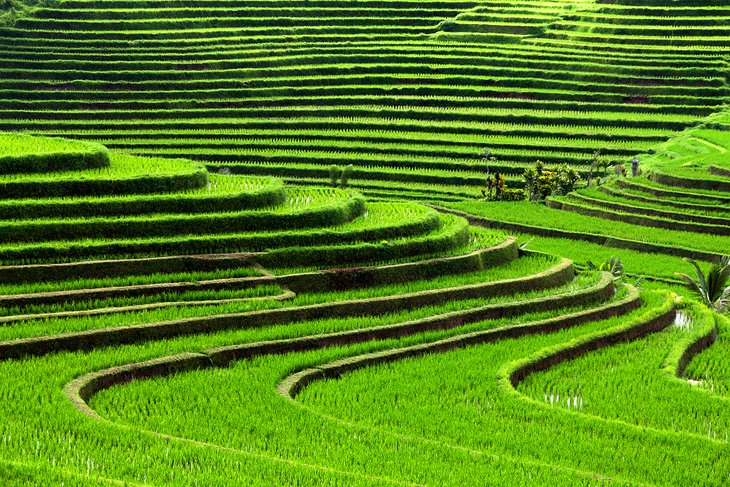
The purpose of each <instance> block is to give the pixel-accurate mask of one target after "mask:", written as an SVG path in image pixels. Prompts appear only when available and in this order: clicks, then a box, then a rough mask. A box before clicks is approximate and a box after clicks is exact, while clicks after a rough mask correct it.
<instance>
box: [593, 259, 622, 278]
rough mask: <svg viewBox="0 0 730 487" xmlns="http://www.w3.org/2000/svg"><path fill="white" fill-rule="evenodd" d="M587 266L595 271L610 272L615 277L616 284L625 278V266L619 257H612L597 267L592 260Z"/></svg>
mask: <svg viewBox="0 0 730 487" xmlns="http://www.w3.org/2000/svg"><path fill="white" fill-rule="evenodd" d="M586 266H588V268H589V269H591V270H594V271H601V272H610V273H611V275H612V276H613V281H614V282H619V281H621V280H623V278H624V265H623V264H622V263H621V259H619V258H618V257H614V256H611V258H610V259H608V260H605V261H603V262H601V263H600V264H598V265H596V264H594V263H593V262H591V261H590V260H587V261H586Z"/></svg>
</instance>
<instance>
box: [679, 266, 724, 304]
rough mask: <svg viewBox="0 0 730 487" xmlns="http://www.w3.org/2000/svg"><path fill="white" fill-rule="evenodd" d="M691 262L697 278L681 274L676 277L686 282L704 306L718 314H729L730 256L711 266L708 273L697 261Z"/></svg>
mask: <svg viewBox="0 0 730 487" xmlns="http://www.w3.org/2000/svg"><path fill="white" fill-rule="evenodd" d="M689 262H690V263H691V264H692V266H693V267H694V268H695V277H692V276H689V275H688V274H684V273H681V272H677V273H676V275H677V276H679V277H681V278H682V279H683V280H684V282H685V283H686V284H687V286H688V287H689V288H690V289H691V290H692V291H693V292H694V293H695V294H696V295H697V296H698V297H699V298H700V301H701V302H702V303H703V304H705V305H706V306H709V307H711V308H713V309H715V310H716V311H717V312H718V313H725V312H727V311H728V310H729V309H730V256H724V257H723V258H722V259H721V260H720V262H719V263H712V264H710V265H709V267H708V269H707V271H706V272H703V271H702V269H701V268H700V266H699V264H697V262H696V261H694V260H690V261H689Z"/></svg>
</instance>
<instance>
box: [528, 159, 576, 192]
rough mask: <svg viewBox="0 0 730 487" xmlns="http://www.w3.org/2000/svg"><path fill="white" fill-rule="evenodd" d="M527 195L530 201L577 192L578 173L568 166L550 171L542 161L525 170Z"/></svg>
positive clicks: (563, 165)
mask: <svg viewBox="0 0 730 487" xmlns="http://www.w3.org/2000/svg"><path fill="white" fill-rule="evenodd" d="M523 177H524V179H525V194H526V195H527V199H529V200H533V201H534V200H544V199H545V198H547V197H548V196H550V195H558V196H560V195H566V194H568V193H570V192H571V191H574V190H575V185H576V183H577V182H578V179H579V176H578V173H577V172H576V171H575V169H573V168H572V167H570V166H568V165H567V164H561V165H559V166H556V167H555V168H553V169H548V168H547V167H546V166H545V164H543V162H542V161H537V162H536V163H535V167H534V168H532V167H529V168H527V169H525V172H524V175H523Z"/></svg>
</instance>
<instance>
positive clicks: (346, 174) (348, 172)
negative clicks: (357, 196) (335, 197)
mask: <svg viewBox="0 0 730 487" xmlns="http://www.w3.org/2000/svg"><path fill="white" fill-rule="evenodd" d="M354 170H355V168H354V166H353V165H352V164H348V165H347V166H345V169H343V170H342V178H341V179H340V186H341V187H342V188H343V189H344V188H346V187H347V183H348V182H349V181H350V177H352V172H353V171H354Z"/></svg>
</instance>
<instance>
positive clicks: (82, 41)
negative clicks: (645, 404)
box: [0, 0, 730, 198]
mask: <svg viewBox="0 0 730 487" xmlns="http://www.w3.org/2000/svg"><path fill="white" fill-rule="evenodd" d="M630 3H631V2H627V1H624V2H611V3H603V2H592V1H585V0H540V1H526V0H523V1H517V2H504V1H496V0H489V1H484V2H464V1H457V2H452V1H442V0H434V1H431V2H428V3H426V4H424V3H423V2H410V1H403V0H395V1H387V2H371V1H362V2H357V4H353V3H352V2H343V1H326V2H324V1H306V2H305V1H303V0H302V1H299V0H277V1H267V2H261V1H258V0H244V1H236V2H232V1H229V2H211V1H208V0H194V1H192V2H178V1H176V0H164V1H161V2H144V1H137V0H135V1H131V0H114V1H111V2H110V1H104V2H101V1H96V0H65V1H62V2H60V3H59V4H58V5H57V7H55V8H45V9H40V10H38V11H36V12H35V13H34V15H33V16H32V17H30V18H26V19H22V20H20V21H18V22H17V23H16V24H15V26H14V27H13V28H8V29H4V30H0V62H2V70H1V71H2V75H3V76H2V80H1V81H0V128H2V129H6V130H28V131H31V132H34V133H39V134H56V135H64V136H74V137H83V138H86V139H95V140H100V141H102V142H103V143H105V144H107V145H108V146H109V147H110V148H116V149H120V150H125V151H129V152H131V153H134V154H143V155H155V156H165V157H177V156H180V155H184V156H185V157H191V158H195V159H199V160H202V161H206V162H207V163H208V164H209V166H210V167H211V168H219V167H221V166H227V167H230V168H231V169H232V170H233V171H234V172H245V173H249V174H251V173H256V174H267V175H277V176H281V177H284V178H286V179H287V180H289V181H296V182H305V183H309V182H319V183H321V182H323V181H325V180H326V179H327V176H328V170H329V167H330V166H331V165H332V164H336V165H339V166H340V167H343V166H345V165H348V164H352V165H353V166H354V167H355V171H354V175H353V178H354V184H355V185H357V186H359V187H360V188H361V189H364V190H365V191H366V192H370V193H371V194H375V195H383V196H389V195H392V194H393V193H398V194H401V195H407V196H409V197H419V196H424V197H433V196H434V195H435V196H441V197H444V198H449V197H463V196H474V195H476V194H478V190H477V187H478V186H480V185H481V184H482V182H483V179H484V172H485V161H484V154H485V150H486V149H489V150H490V151H491V154H492V156H496V157H497V159H498V160H496V161H492V162H491V164H490V169H491V170H492V171H495V170H498V171H501V172H503V173H505V174H507V175H508V176H509V181H510V182H511V184H518V183H519V181H518V180H519V178H518V177H517V176H518V175H519V174H520V173H521V171H522V168H523V167H525V165H526V164H529V163H532V162H534V161H535V160H536V159H541V160H543V161H545V162H548V163H562V162H567V163H569V164H572V165H574V166H575V167H577V168H578V169H579V170H581V171H584V172H585V171H587V170H588V164H589V162H588V161H589V160H590V158H591V155H592V154H593V152H594V151H596V150H597V149H601V150H602V151H603V153H604V154H607V155H609V156H610V157H613V158H615V159H616V160H629V159H631V158H632V157H633V156H634V155H635V154H636V153H640V152H643V151H645V150H647V149H648V148H649V147H651V146H653V145H654V144H657V143H659V142H662V141H664V140H666V139H667V137H669V136H671V135H672V134H673V133H676V132H678V131H681V130H683V129H684V128H685V127H686V126H688V125H691V124H693V123H695V121H696V120H698V119H700V118H702V117H705V116H707V115H708V114H710V113H712V112H713V111H714V110H715V109H716V108H717V107H718V105H719V104H721V103H722V101H723V99H724V97H725V96H726V95H727V94H728V90H727V83H726V81H727V68H728V66H727V63H726V61H725V59H724V56H723V52H724V51H723V49H722V48H723V47H724V46H726V45H727V44H728V42H730V35H729V34H728V28H727V27H726V24H727V23H728V21H729V20H730V7H725V6H721V4H719V3H713V4H706V3H705V4H703V5H702V6H694V7H686V6H682V5H679V4H677V3H676V2H668V1H666V2H654V3H652V5H651V6H638V5H637V6H635V5H631V4H630ZM668 18H670V19H672V20H671V21H668V20H667V19H668ZM668 22H669V23H671V26H670V25H667V24H668ZM404 183H406V184H404Z"/></svg>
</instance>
